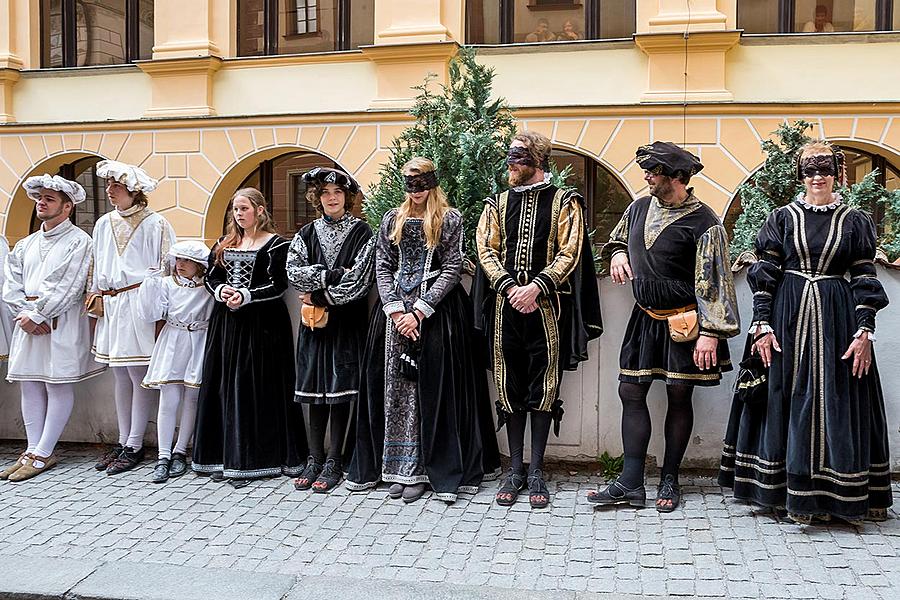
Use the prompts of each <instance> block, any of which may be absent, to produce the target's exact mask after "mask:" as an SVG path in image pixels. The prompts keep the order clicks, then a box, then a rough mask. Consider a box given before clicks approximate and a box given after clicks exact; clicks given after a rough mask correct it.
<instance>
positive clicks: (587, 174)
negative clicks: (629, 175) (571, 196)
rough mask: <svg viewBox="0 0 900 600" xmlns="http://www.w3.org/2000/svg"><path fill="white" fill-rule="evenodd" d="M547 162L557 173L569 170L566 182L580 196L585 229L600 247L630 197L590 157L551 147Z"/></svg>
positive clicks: (629, 201)
mask: <svg viewBox="0 0 900 600" xmlns="http://www.w3.org/2000/svg"><path fill="white" fill-rule="evenodd" d="M551 160H553V162H555V163H556V166H557V167H558V168H559V170H560V171H561V170H563V169H565V168H566V167H567V166H571V167H572V176H571V177H570V178H569V179H568V180H567V181H566V183H567V184H568V185H571V186H572V187H575V188H577V189H578V191H579V192H581V194H582V195H583V196H584V198H585V201H586V202H587V209H588V227H589V228H590V229H591V230H593V231H594V242H595V243H597V244H601V243H603V242H606V241H607V240H608V239H609V234H610V232H611V231H612V230H613V228H614V227H615V226H616V224H617V223H618V222H619V219H621V218H622V214H623V213H624V212H625V209H626V208H628V205H629V204H631V194H629V193H628V190H626V189H625V187H624V186H623V185H622V184H621V183H619V180H618V179H616V178H615V176H613V175H612V174H611V173H610V172H609V171H607V170H606V168H605V167H603V166H602V165H601V164H600V163H598V162H596V161H595V160H593V159H592V158H590V157H587V156H583V155H581V154H575V153H574V152H569V151H568V150H561V149H557V148H554V150H553V153H552V155H551Z"/></svg>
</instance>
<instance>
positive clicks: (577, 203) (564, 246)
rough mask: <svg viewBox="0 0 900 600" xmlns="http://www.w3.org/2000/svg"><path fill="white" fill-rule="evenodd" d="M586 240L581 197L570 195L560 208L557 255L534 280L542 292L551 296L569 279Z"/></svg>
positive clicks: (557, 225)
mask: <svg viewBox="0 0 900 600" xmlns="http://www.w3.org/2000/svg"><path fill="white" fill-rule="evenodd" d="M583 239H584V211H583V210H582V208H581V196H579V195H577V194H569V195H568V196H567V197H566V199H565V200H564V201H563V205H562V206H561V207H560V211H559V217H558V219H557V223H556V248H557V250H556V254H555V255H554V256H553V260H552V261H550V264H549V265H547V266H546V267H545V268H544V269H543V270H542V271H541V272H540V273H538V274H537V275H536V276H535V278H534V283H535V284H536V285H537V286H538V287H539V288H541V291H542V292H543V293H544V294H546V295H550V293H551V292H553V291H555V290H556V288H557V287H559V286H560V285H562V283H563V282H564V281H565V280H566V279H568V277H569V275H571V274H572V271H574V270H575V267H576V266H577V265H578V262H579V260H581V242H582V240H583Z"/></svg>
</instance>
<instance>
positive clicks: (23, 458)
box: [0, 452, 31, 480]
mask: <svg viewBox="0 0 900 600" xmlns="http://www.w3.org/2000/svg"><path fill="white" fill-rule="evenodd" d="M30 460H31V457H30V456H28V454H27V453H25V452H23V453H22V454H20V455H19V458H17V459H16V462H14V463H13V464H11V465H9V466H8V467H6V468H5V469H3V471H2V472H0V480H3V479H9V476H10V475H12V474H13V473H15V472H16V471H18V470H19V469H20V468H21V467H22V466H23V465H25V464H27V463H28V462H29V461H30Z"/></svg>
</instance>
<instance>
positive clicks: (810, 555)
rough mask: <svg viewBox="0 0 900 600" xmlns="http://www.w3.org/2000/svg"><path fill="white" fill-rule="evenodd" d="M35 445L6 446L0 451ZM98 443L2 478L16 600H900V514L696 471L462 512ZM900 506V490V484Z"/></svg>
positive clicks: (589, 476) (897, 492) (0, 593)
mask: <svg viewBox="0 0 900 600" xmlns="http://www.w3.org/2000/svg"><path fill="white" fill-rule="evenodd" d="M18 450H19V449H18V448H17V447H15V446H13V445H11V444H8V443H3V444H0V461H2V462H3V463H6V462H8V461H9V462H11V461H12V460H14V458H15V456H16V454H17V451H18ZM95 454H96V449H95V448H92V447H88V446H76V445H63V446H62V447H61V452H60V458H61V461H60V464H59V465H58V466H56V467H54V468H53V469H52V470H51V471H49V472H47V473H46V474H44V475H43V476H41V477H38V478H36V479H33V480H29V481H26V482H21V483H9V482H0V598H4V599H5V598H11V599H33V598H41V599H51V598H52V599H56V598H65V599H67V600H79V599H83V600H87V599H98V600H99V599H103V600H107V599H117V600H118V599H134V600H180V599H182V598H185V599H187V598H190V599H191V600H197V599H206V598H209V599H211V600H219V599H222V600H225V599H228V600H231V599H241V600H243V599H252V600H255V599H260V600H268V599H270V598H271V599H282V598H284V599H286V600H305V599H307V598H317V599H321V598H327V599H336V600H340V599H343V598H351V597H357V596H370V597H373V598H379V599H385V600H406V599H412V598H416V599H421V598H434V599H436V600H439V599H448V600H457V599H460V600H462V599H468V598H472V599H476V600H477V599H482V598H485V599H487V598H499V599H507V598H509V599H510V600H511V599H512V598H516V599H517V600H532V599H533V600H543V599H547V600H549V599H550V598H553V599H554V600H588V599H599V598H604V599H607V598H637V597H672V596H688V597H709V598H826V599H829V598H848V599H850V598H852V599H854V600H855V599H861V598H884V599H888V598H889V599H891V600H895V599H896V598H897V597H898V594H900V519H898V518H897V514H896V512H893V513H892V517H893V518H892V519H891V520H889V521H887V522H884V523H867V524H865V525H864V526H863V527H861V528H859V529H856V528H853V527H850V526H848V525H841V524H833V525H831V526H829V527H820V526H819V527H802V526H798V525H793V524H789V523H783V522H779V521H777V520H776V519H775V518H774V517H773V516H772V515H771V514H768V513H766V512H765V511H761V510H757V509H753V508H751V507H749V506H746V505H743V504H740V503H737V502H735V501H734V500H733V499H732V498H731V497H730V496H729V495H728V494H723V493H722V490H721V489H720V488H719V487H718V486H717V485H716V484H715V481H714V480H713V479H711V478H709V477H702V476H691V477H687V478H685V479H684V481H683V483H684V493H685V496H684V504H683V508H682V510H679V511H677V512H675V513H673V514H670V515H660V514H659V513H657V512H656V511H655V510H653V509H652V508H648V509H644V510H640V511H635V510H633V509H620V510H602V509H595V508H594V507H593V506H591V505H590V504H588V503H587V501H586V500H585V498H584V496H585V494H586V492H587V491H588V490H590V489H594V487H595V486H596V483H597V481H598V479H599V478H598V477H597V476H596V473H595V472H594V471H591V470H588V469H587V468H585V469H579V470H569V469H565V470H559V469H557V470H555V471H553V472H552V475H551V479H550V481H548V487H549V488H550V491H551V493H552V494H553V503H552V505H551V507H550V508H549V509H548V510H544V511H531V510H530V508H529V507H528V503H527V498H526V497H524V496H523V497H521V498H520V501H519V502H518V503H517V504H516V505H514V506H513V507H510V508H503V507H499V506H496V505H495V504H493V502H492V500H493V495H494V493H495V492H496V489H497V486H498V483H497V482H488V483H486V484H485V485H484V486H483V488H482V490H481V491H479V493H478V494H476V495H474V496H463V497H461V498H460V500H458V501H457V502H456V503H455V504H454V505H452V506H448V505H447V504H445V503H444V502H442V501H440V500H438V499H436V498H434V497H432V496H431V495H430V494H428V495H426V497H425V498H423V499H422V500H420V501H419V502H416V503H413V504H409V505H406V504H403V503H402V502H400V501H394V500H390V499H389V498H388V497H387V493H386V490H385V489H384V488H379V489H377V490H374V491H370V492H368V493H355V494H351V493H349V492H348V491H347V490H346V489H344V488H343V487H341V488H338V489H337V490H335V491H334V492H332V493H331V494H328V495H320V494H311V493H308V492H307V493H303V492H297V491H295V490H294V489H293V485H292V483H291V480H290V479H288V478H277V479H269V480H264V481H259V482H255V483H252V484H251V485H249V486H247V487H245V488H243V489H239V490H234V489H232V488H231V487H230V486H228V485H225V484H220V483H215V482H212V481H211V480H209V479H208V478H200V477H195V476H194V475H193V474H188V475H185V476H184V477H182V478H180V479H175V480H171V481H170V482H169V483H167V484H164V485H154V484H152V483H150V482H149V477H150V474H151V471H152V461H147V462H146V463H145V464H144V465H141V467H139V468H138V469H136V470H134V471H132V472H129V473H125V474H122V475H119V476H115V477H110V476H107V475H106V474H105V473H98V472H97V471H94V470H93V468H92V464H93V459H94V456H95ZM894 497H895V501H897V502H900V485H898V484H897V483H895V484H894Z"/></svg>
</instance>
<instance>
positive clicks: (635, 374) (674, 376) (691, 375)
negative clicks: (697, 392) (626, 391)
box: [619, 362, 731, 381]
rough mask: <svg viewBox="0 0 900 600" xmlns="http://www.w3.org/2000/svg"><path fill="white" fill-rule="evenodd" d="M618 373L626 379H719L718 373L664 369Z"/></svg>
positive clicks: (621, 371) (620, 371)
mask: <svg viewBox="0 0 900 600" xmlns="http://www.w3.org/2000/svg"><path fill="white" fill-rule="evenodd" d="M727 364H731V363H730V362H728V363H726V362H722V363H721V366H723V367H724V366H726V365H727ZM619 373H621V374H622V375H627V376H628V377H645V376H647V375H665V376H666V378H668V379H686V380H695V381H718V380H719V379H721V377H722V376H721V375H720V374H719V373H673V372H671V371H667V370H665V369H640V370H637V371H633V370H631V369H619Z"/></svg>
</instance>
